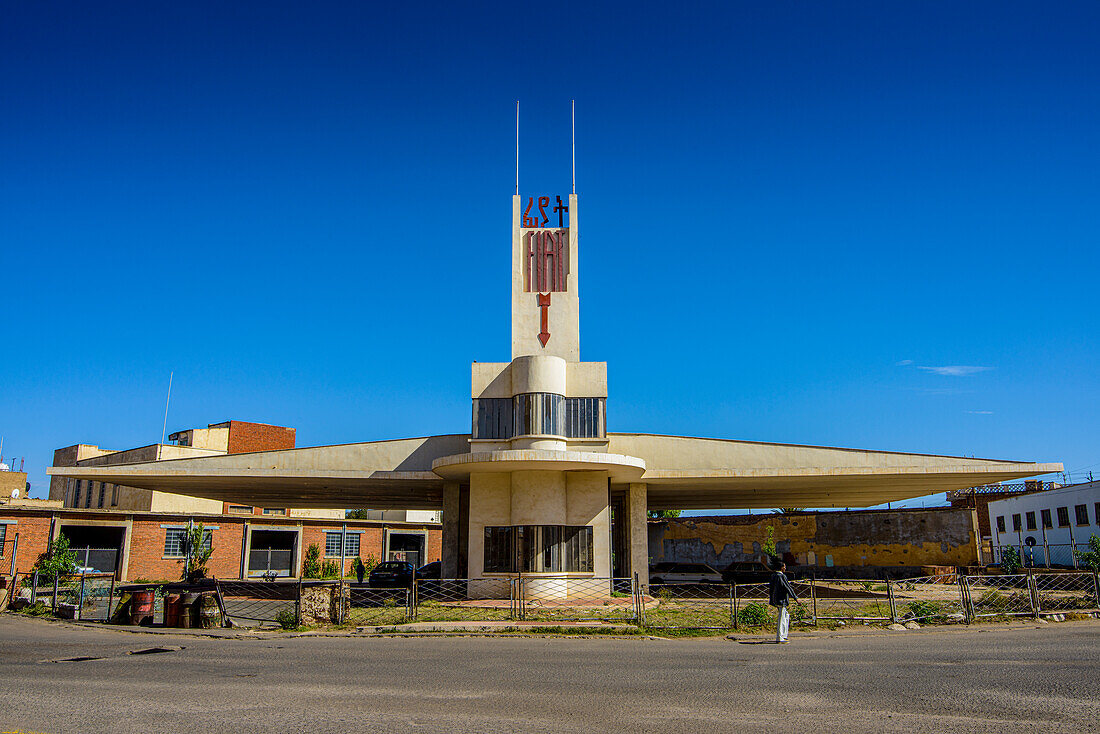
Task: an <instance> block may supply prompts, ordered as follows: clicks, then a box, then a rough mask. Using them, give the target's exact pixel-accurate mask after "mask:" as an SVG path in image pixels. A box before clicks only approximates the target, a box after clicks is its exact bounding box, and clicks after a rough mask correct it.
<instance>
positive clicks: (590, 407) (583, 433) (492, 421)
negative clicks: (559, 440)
mask: <svg viewBox="0 0 1100 734" xmlns="http://www.w3.org/2000/svg"><path fill="white" fill-rule="evenodd" d="M605 413H606V398H567V397H565V396H563V395H557V394H555V393H545V392H536V393H523V394H520V395H516V396H514V397H512V398H477V399H475V400H474V420H473V436H474V438H482V439H507V438H512V437H514V436H528V435H543V436H562V437H564V438H604V437H605V436H606V434H607V418H606V415H605Z"/></svg>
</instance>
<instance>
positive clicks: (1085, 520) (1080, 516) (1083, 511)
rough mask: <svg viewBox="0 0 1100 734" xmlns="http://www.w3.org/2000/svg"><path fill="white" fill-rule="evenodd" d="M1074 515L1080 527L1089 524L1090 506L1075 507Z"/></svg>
mask: <svg viewBox="0 0 1100 734" xmlns="http://www.w3.org/2000/svg"><path fill="white" fill-rule="evenodd" d="M1073 514H1074V515H1076V518H1075V519H1076V520H1077V524H1078V525H1088V524H1089V507H1088V505H1075V506H1074V508H1073Z"/></svg>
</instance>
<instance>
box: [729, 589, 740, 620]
mask: <svg viewBox="0 0 1100 734" xmlns="http://www.w3.org/2000/svg"><path fill="white" fill-rule="evenodd" d="M731 585H732V586H733V628H734V629H740V628H741V595H740V594H739V593H738V592H737V582H736V581H735V582H734V583H733V584H731Z"/></svg>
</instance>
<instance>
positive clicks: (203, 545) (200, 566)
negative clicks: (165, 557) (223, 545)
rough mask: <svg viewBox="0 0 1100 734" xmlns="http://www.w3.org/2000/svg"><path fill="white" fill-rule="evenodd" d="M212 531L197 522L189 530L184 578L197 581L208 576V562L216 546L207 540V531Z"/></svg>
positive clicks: (186, 539)
mask: <svg viewBox="0 0 1100 734" xmlns="http://www.w3.org/2000/svg"><path fill="white" fill-rule="evenodd" d="M209 532H210V531H209V530H207V529H206V528H204V527H203V525H202V523H201V522H199V523H195V524H194V525H192V526H191V527H190V528H189V529H188V530H187V536H186V537H185V538H184V539H183V542H184V549H183V552H184V559H183V561H179V562H180V563H183V580H184V581H189V582H192V583H193V582H195V581H196V580H198V579H204V578H206V571H207V568H206V564H207V563H208V562H209V561H210V556H211V555H213V553H214V548H213V546H212V545H209V544H208V543H207V542H206V539H207V533H209Z"/></svg>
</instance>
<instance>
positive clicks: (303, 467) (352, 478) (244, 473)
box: [47, 434, 470, 510]
mask: <svg viewBox="0 0 1100 734" xmlns="http://www.w3.org/2000/svg"><path fill="white" fill-rule="evenodd" d="M469 439H470V436H469V434H453V435H446V436H428V437H426V438H405V439H398V440H394V441H372V442H369V443H349V444H340V445H336V446H315V447H311V448H300V449H284V450H281V451H258V452H255V453H249V454H229V455H226V456H207V457H201V458H194V459H174V460H171V461H155V462H146V463H142V464H119V465H115V466H103V467H50V468H49V469H48V470H47V473H49V474H51V475H53V476H62V477H72V478H74V479H89V480H92V481H96V482H109V483H111V484H121V485H123V486H127V487H138V488H140V489H155V490H159V491H161V492H173V493H175V494H184V495H190V496H192V497H205V498H208V499H214V500H222V501H224V502H234V503H240V504H244V505H251V506H254V507H301V508H348V507H370V508H372V509H377V510H388V509H409V510H438V509H441V508H442V507H443V479H442V478H441V477H440V476H439V475H437V474H434V473H433V472H432V462H433V461H434V460H435V459H437V458H439V457H441V456H449V455H451V454H458V453H464V452H467V451H469V450H470V443H469Z"/></svg>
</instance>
